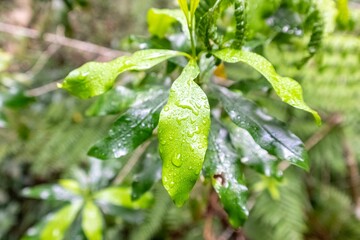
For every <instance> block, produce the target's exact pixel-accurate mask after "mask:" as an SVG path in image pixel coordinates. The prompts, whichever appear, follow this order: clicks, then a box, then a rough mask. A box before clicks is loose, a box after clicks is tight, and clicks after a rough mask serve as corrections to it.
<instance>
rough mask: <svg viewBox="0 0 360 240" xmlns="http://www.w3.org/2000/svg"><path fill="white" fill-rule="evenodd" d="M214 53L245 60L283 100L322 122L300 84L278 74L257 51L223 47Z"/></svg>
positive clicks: (233, 61) (231, 58)
mask: <svg viewBox="0 0 360 240" xmlns="http://www.w3.org/2000/svg"><path fill="white" fill-rule="evenodd" d="M213 54H214V55H215V56H216V57H218V58H220V59H221V60H223V61H225V62H229V63H236V62H244V63H247V64H249V65H250V66H252V67H253V68H255V69H256V70H257V71H259V72H260V73H261V74H262V75H263V76H264V77H265V78H266V79H267V80H268V81H269V82H270V84H271V85H272V86H273V88H274V90H275V92H276V93H277V95H278V96H279V97H280V98H281V99H282V101H284V102H286V103H288V104H289V105H291V106H293V107H295V108H298V109H301V110H304V111H307V112H310V113H311V114H313V116H314V118H315V120H316V122H317V123H318V124H320V123H321V119H320V116H319V114H318V113H317V112H316V111H314V110H312V109H311V108H310V107H309V106H308V105H306V103H305V102H304V100H303V94H302V88H301V86H300V84H299V83H298V82H296V81H295V80H293V79H291V78H288V77H281V76H280V75H278V74H277V73H276V71H275V69H274V67H273V66H272V65H271V63H270V62H269V61H268V60H266V59H265V58H264V57H262V56H260V55H258V54H256V53H252V52H246V51H241V50H235V49H222V50H218V51H214V52H213Z"/></svg>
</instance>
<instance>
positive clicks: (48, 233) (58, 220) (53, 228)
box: [40, 202, 82, 240]
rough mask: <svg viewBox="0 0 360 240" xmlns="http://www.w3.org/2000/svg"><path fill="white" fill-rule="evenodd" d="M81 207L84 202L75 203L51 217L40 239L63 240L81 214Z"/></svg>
mask: <svg viewBox="0 0 360 240" xmlns="http://www.w3.org/2000/svg"><path fill="white" fill-rule="evenodd" d="M81 205H82V202H76V203H75V202H73V203H71V204H69V205H67V206H65V207H63V208H62V209H60V210H59V211H57V212H56V213H54V214H53V215H51V216H49V218H48V222H47V224H46V225H45V227H44V229H43V230H42V231H41V235H40V239H41V240H48V239H51V240H62V239H63V237H64V235H65V233H66V231H67V229H68V228H69V226H70V225H71V223H72V222H73V221H74V219H75V217H76V215H77V213H78V212H79V210H80V207H81Z"/></svg>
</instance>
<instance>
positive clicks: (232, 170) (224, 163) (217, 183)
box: [203, 120, 249, 228]
mask: <svg viewBox="0 0 360 240" xmlns="http://www.w3.org/2000/svg"><path fill="white" fill-rule="evenodd" d="M228 137H229V136H228V132H227V131H226V129H225V128H223V127H221V125H220V124H219V123H217V122H216V121H214V120H213V121H212V124H211V131H210V134H209V147H208V150H207V152H206V157H205V162H204V167H203V171H204V175H205V177H210V178H211V179H212V184H213V186H214V188H215V190H216V192H217V193H218V195H219V198H220V201H221V203H222V204H223V206H224V209H225V211H226V212H227V213H228V215H229V222H230V223H231V225H232V226H233V227H235V228H237V227H239V226H241V225H242V224H243V223H244V221H245V220H246V218H247V216H248V214H249V211H248V210H247V208H246V202H247V197H248V189H247V187H246V186H245V184H244V178H243V174H242V173H241V166H240V160H239V156H238V154H237V153H236V151H235V150H234V149H233V148H232V146H231V144H230V143H229V139H228Z"/></svg>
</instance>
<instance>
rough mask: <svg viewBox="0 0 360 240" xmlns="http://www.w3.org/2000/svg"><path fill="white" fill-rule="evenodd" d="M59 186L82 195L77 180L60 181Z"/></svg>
mask: <svg viewBox="0 0 360 240" xmlns="http://www.w3.org/2000/svg"><path fill="white" fill-rule="evenodd" d="M59 185H60V186H61V187H63V188H65V189H66V190H68V191H70V192H72V193H74V194H77V195H81V193H82V190H81V186H80V184H79V183H78V182H77V181H75V180H72V179H60V180H59Z"/></svg>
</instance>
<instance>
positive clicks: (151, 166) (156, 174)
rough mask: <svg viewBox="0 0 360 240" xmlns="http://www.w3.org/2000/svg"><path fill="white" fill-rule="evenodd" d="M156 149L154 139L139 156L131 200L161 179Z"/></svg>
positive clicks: (159, 162)
mask: <svg viewBox="0 0 360 240" xmlns="http://www.w3.org/2000/svg"><path fill="white" fill-rule="evenodd" d="M158 150H159V149H158V142H157V141H154V142H152V143H151V144H150V145H149V147H148V148H147V150H146V151H145V153H144V154H143V155H142V156H141V168H140V169H139V170H138V172H136V173H135V175H134V178H133V182H132V194H131V198H132V199H133V200H136V199H138V198H139V197H141V196H142V195H143V194H144V193H145V192H147V191H149V190H150V188H151V187H152V186H153V185H154V183H155V182H157V181H158V180H160V179H161V159H160V156H159V152H158Z"/></svg>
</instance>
